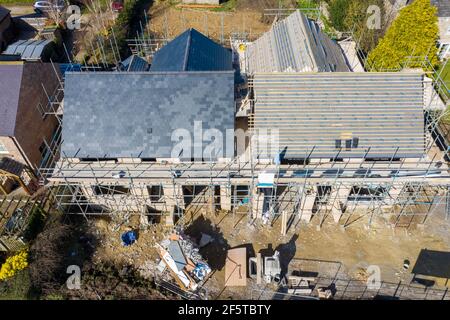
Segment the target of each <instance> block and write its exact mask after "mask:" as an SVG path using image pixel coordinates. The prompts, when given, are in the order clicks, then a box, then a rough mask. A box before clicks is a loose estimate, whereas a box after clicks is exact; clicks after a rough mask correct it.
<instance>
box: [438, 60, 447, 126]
mask: <svg viewBox="0 0 450 320" xmlns="http://www.w3.org/2000/svg"><path fill="white" fill-rule="evenodd" d="M443 66H444V64H443ZM437 72H438V73H440V77H441V79H442V82H444V84H445V85H446V86H447V88H442V89H441V92H439V93H440V95H441V96H443V97H444V101H448V100H449V99H450V92H449V91H447V89H450V61H449V62H448V63H447V64H446V65H445V67H444V69H442V67H441V68H439V69H438V71H437ZM449 108H450V107H449ZM442 122H444V123H445V124H450V110H447V115H446V116H444V117H443V119H442Z"/></svg>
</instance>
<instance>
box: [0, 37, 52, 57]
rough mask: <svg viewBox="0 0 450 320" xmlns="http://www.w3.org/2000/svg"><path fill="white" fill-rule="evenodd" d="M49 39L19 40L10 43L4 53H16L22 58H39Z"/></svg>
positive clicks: (49, 41)
mask: <svg viewBox="0 0 450 320" xmlns="http://www.w3.org/2000/svg"><path fill="white" fill-rule="evenodd" d="M51 42H52V41H51V40H19V41H16V42H14V43H12V44H10V45H9V46H8V47H7V48H6V50H5V52H4V53H5V54H18V55H20V56H21V58H22V59H23V60H39V59H40V58H41V56H42V53H43V52H44V49H45V48H46V47H47V46H48V45H50V43H51Z"/></svg>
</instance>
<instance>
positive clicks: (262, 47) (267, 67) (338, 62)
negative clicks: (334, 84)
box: [246, 10, 349, 74]
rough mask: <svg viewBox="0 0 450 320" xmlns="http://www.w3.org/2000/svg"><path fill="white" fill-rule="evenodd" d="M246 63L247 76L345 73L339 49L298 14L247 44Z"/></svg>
mask: <svg viewBox="0 0 450 320" xmlns="http://www.w3.org/2000/svg"><path fill="white" fill-rule="evenodd" d="M246 59H247V61H248V63H247V64H248V73H250V74H253V73H255V72H313V71H315V72H317V71H338V72H339V71H342V72H344V71H349V68H348V66H347V64H346V62H345V58H344V55H343V53H342V51H341V49H340V47H339V46H338V45H337V44H336V43H335V42H334V41H333V40H331V39H330V38H328V36H326V35H325V34H324V33H323V32H322V31H321V30H320V28H319V26H318V25H317V24H316V23H315V22H314V21H312V20H309V19H308V18H307V17H306V16H305V15H304V14H303V13H301V12H300V11H298V10H297V11H295V12H294V13H292V14H291V15H289V16H288V17H287V18H285V19H283V20H281V21H279V22H277V23H276V24H274V25H273V26H272V28H271V29H270V30H269V31H268V32H266V33H264V34H263V35H262V36H261V37H260V38H259V39H257V40H256V41H254V42H253V43H251V44H250V45H249V46H248V48H247V51H246Z"/></svg>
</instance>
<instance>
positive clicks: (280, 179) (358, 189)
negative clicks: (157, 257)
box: [39, 9, 450, 234]
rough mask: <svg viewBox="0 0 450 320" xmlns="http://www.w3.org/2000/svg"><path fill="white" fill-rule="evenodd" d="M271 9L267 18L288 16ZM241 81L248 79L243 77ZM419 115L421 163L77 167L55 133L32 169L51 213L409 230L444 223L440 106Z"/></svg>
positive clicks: (241, 158)
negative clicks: (220, 216)
mask: <svg viewBox="0 0 450 320" xmlns="http://www.w3.org/2000/svg"><path fill="white" fill-rule="evenodd" d="M277 10H278V9H274V10H272V11H270V10H269V11H267V14H271V12H275V13H277V15H280V12H281V13H283V14H287V13H289V12H290V11H289V10H281V9H280V10H278V11H277ZM145 18H146V23H147V27H148V21H147V16H145ZM319 18H320V16H319ZM236 39H241V40H242V39H246V37H245V35H243V34H237V33H236V34H234V35H232V37H231V38H230V41H231V42H233V40H236ZM156 40H157V39H151V37H150V35H149V32H148V29H147V28H144V27H143V26H142V25H141V33H140V34H137V37H136V38H135V39H134V40H130V41H135V44H136V53H138V52H144V53H145V52H146V51H148V52H147V53H148V54H150V55H151V54H152V53H153V52H154V51H155V50H156V49H157V48H158V47H159V46H160V45H162V44H163V43H165V42H166V41H167V39H159V40H158V41H159V42H158V41H156ZM144 44H145V45H144ZM231 46H232V47H233V45H231ZM147 53H146V55H147ZM418 61H420V62H421V64H422V66H423V69H424V70H426V74H429V75H430V74H431V75H432V80H433V81H432V88H433V90H432V96H439V97H440V98H441V99H442V100H443V101H444V103H445V104H448V99H446V96H445V95H442V92H448V88H447V87H446V85H445V83H444V82H443V81H442V79H441V78H440V74H439V73H438V72H436V70H434V69H433V67H432V66H431V63H430V62H429V60H428V59H427V58H426V57H425V58H423V57H414V56H411V57H409V58H408V59H407V61H406V62H405V63H404V64H403V65H402V66H399V69H398V70H395V71H399V70H400V69H403V68H408V66H409V65H411V64H413V63H414V64H417V63H418ZM363 65H366V63H363ZM93 70H94V71H93V72H95V69H93ZM389 71H392V70H389ZM85 72H89V71H85ZM244 78H245V79H247V77H245V75H244ZM245 86H246V92H247V94H244V96H243V97H241V98H242V99H240V100H238V101H237V102H236V111H237V113H236V117H239V114H238V112H239V110H241V109H242V108H243V105H244V104H245V109H248V112H246V113H244V114H243V117H244V118H246V119H248V124H249V129H250V130H249V132H251V129H252V117H253V108H254V102H255V101H254V98H253V97H252V95H251V92H252V90H253V81H252V78H251V76H249V77H248V79H247V81H246V83H245ZM63 87H64V82H63V79H60V87H59V89H58V90H59V91H60V92H61V91H63ZM51 97H53V98H51ZM51 97H49V106H47V107H46V108H43V110H44V113H45V114H47V115H48V116H57V117H58V120H59V124H60V126H61V125H62V117H61V113H62V105H63V103H62V99H59V97H60V96H59V95H57V94H53V95H51ZM54 97H57V98H54ZM240 104H242V105H240ZM424 109H425V132H426V137H425V142H426V146H425V149H426V151H425V153H424V156H423V157H422V158H421V159H401V160H399V159H398V158H397V157H396V154H395V153H393V154H392V156H391V157H390V159H385V160H383V161H373V159H369V158H367V157H363V158H361V159H358V160H356V159H344V161H342V159H339V154H338V153H337V154H336V156H335V157H333V158H332V159H315V160H314V161H304V162H303V163H293V164H279V163H274V162H273V161H262V160H261V159H258V156H256V157H255V156H254V155H253V152H252V150H251V148H252V144H251V143H250V145H249V147H248V148H247V150H245V152H244V153H245V154H237V155H236V157H235V158H234V159H232V160H231V161H229V162H213V161H211V162H182V163H167V162H165V161H158V162H154V161H148V160H143V159H139V158H131V157H130V158H122V159H112V160H105V159H97V160H95V161H82V159H75V158H69V157H67V156H66V155H62V154H61V151H60V146H61V143H62V137H61V130H58V131H57V132H58V133H57V134H55V136H54V138H53V139H52V141H49V142H47V143H46V146H47V147H48V150H49V154H50V155H51V156H49V157H48V158H47V161H46V162H45V163H43V165H42V166H41V168H40V170H39V176H40V178H41V184H42V185H44V184H46V185H47V186H48V188H49V189H50V190H51V192H52V194H53V196H54V198H55V199H56V206H57V207H58V208H59V209H61V210H63V212H66V213H68V214H81V215H84V216H85V217H86V218H87V217H88V216H90V215H96V216H99V215H109V216H116V217H121V219H128V218H129V216H130V215H134V214H136V215H141V216H142V217H144V218H146V219H147V220H148V221H156V220H158V221H162V220H161V218H162V217H164V218H165V219H166V220H165V222H166V224H168V225H172V224H182V223H183V222H184V221H183V217H184V213H185V212H186V211H188V210H192V209H193V210H206V211H209V212H215V211H216V210H226V211H230V212H232V214H233V215H236V214H239V215H243V216H247V217H248V220H249V223H253V224H255V223H256V224H260V220H261V219H260V218H261V216H262V215H263V213H265V212H266V211H268V212H269V213H270V215H269V216H270V219H269V222H268V224H270V225H274V223H275V222H276V221H277V220H278V219H279V218H280V217H282V222H283V223H282V225H283V226H282V233H284V234H285V233H286V232H287V230H289V229H290V228H294V229H295V228H296V227H297V226H298V225H299V224H300V223H308V222H310V221H311V220H312V219H315V220H317V222H318V226H319V227H321V226H322V225H323V223H324V222H325V221H326V220H327V219H333V220H334V221H335V222H336V223H339V224H340V225H341V226H342V227H343V228H344V229H345V228H348V227H349V226H351V225H353V224H354V223H356V222H358V221H362V220H363V218H365V219H364V220H365V221H366V224H367V226H368V227H370V226H371V224H372V222H373V219H374V218H375V217H376V216H389V217H392V218H391V219H390V220H389V221H390V223H391V224H392V225H393V226H396V227H409V226H410V225H411V224H412V223H425V222H426V221H427V219H428V217H429V215H431V214H433V213H434V212H437V211H440V210H445V212H446V217H447V219H448V217H449V210H450V208H449V204H450V195H449V190H450V188H449V181H450V177H449V168H448V165H447V162H448V159H449V151H450V148H449V146H450V144H449V142H448V140H447V137H446V132H445V130H444V129H443V127H442V126H441V119H442V118H443V117H446V116H447V115H448V109H445V110H434V109H433V110H429V109H428V108H427V107H425V108H424ZM250 138H251V137H250ZM313 150H314V146H311V152H312V151H313ZM248 155H250V156H248ZM306 159H308V156H306ZM262 172H271V173H273V174H274V177H275V181H276V182H275V183H274V187H273V188H272V189H271V190H270V192H268V193H265V194H264V193H262V190H261V188H259V187H258V185H257V181H258V176H259V174H260V173H262ZM283 215H284V217H283Z"/></svg>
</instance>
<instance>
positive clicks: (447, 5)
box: [431, 0, 450, 17]
mask: <svg viewBox="0 0 450 320" xmlns="http://www.w3.org/2000/svg"><path fill="white" fill-rule="evenodd" d="M431 3H432V4H433V5H435V6H436V7H437V8H438V16H439V17H450V0H431Z"/></svg>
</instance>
